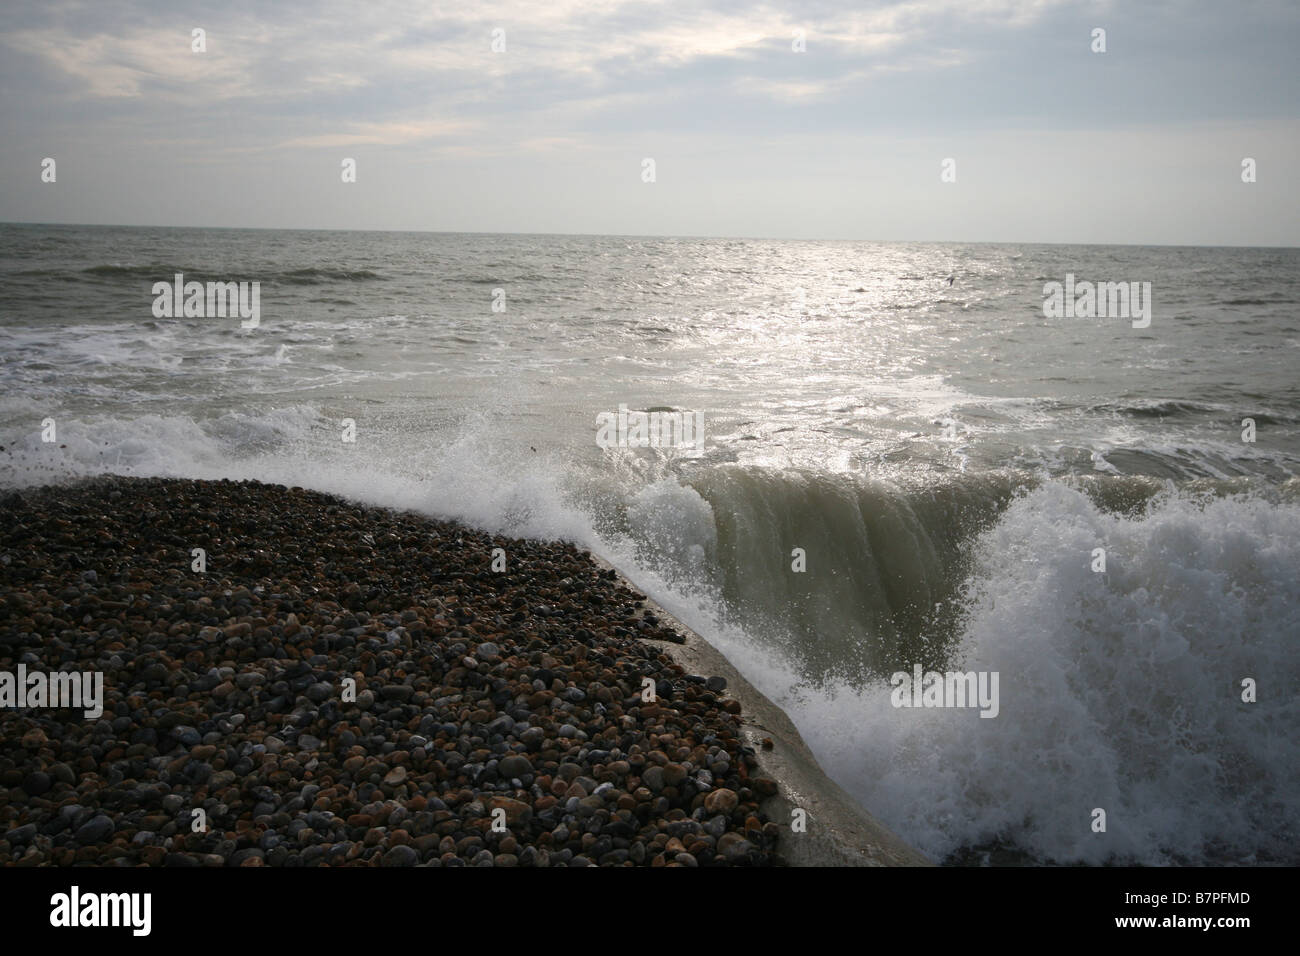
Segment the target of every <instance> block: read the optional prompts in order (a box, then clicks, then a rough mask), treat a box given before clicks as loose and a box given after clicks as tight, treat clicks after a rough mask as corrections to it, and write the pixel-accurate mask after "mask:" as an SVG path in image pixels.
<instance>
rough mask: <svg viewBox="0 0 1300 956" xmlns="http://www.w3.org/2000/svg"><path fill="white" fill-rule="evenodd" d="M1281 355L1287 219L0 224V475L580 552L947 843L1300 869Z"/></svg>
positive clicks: (1297, 629) (910, 826)
mask: <svg viewBox="0 0 1300 956" xmlns="http://www.w3.org/2000/svg"><path fill="white" fill-rule="evenodd" d="M178 276H179V277H181V279H180V280H179V282H180V287H181V291H182V293H183V295H182V298H188V296H187V295H185V294H184V286H185V284H188V283H191V282H197V283H200V284H202V288H203V289H204V290H206V288H207V285H206V284H207V283H247V285H246V286H245V290H246V291H248V292H249V293H250V298H249V299H248V300H247V301H248V302H249V303H251V302H252V299H251V292H252V290H253V289H254V288H255V289H256V290H257V293H258V298H257V300H256V301H257V305H258V308H257V310H256V315H255V316H252V315H251V313H250V315H240V314H232V313H233V312H234V311H235V310H234V309H233V308H232V309H231V310H222V309H219V308H208V305H209V303H208V302H207V300H206V298H205V296H204V295H199V296H195V297H194V299H193V302H192V306H193V307H192V308H190V309H187V308H184V307H182V308H181V309H179V310H178V309H176V308H175V307H174V306H175V305H176V303H177V297H176V295H175V289H172V288H171V287H172V286H173V285H175V284H176V283H177V282H178V278H177V277H178ZM253 283H256V284H257V285H256V286H254V285H253ZM1121 284H1122V285H1121ZM1085 288H1088V289H1091V288H1096V289H1097V290H1098V294H1097V295H1095V296H1092V297H1091V301H1089V297H1088V296H1086V295H1085V294H1084V293H1081V292H1080V291H1079V290H1081V289H1085ZM168 289H171V291H168ZM160 290H161V291H160ZM1053 297H1055V305H1053ZM218 299H220V296H218ZM1063 299H1064V300H1067V301H1066V302H1065V308H1064V309H1062V308H1061V303H1062V300H1063ZM216 304H217V305H220V304H222V303H221V302H219V301H218V302H217V303H216ZM182 306H183V302H182ZM187 313H188V314H187ZM1103 313H1104V314H1103ZM1117 313H1118V314H1117ZM1298 371H1300V250H1298V249H1252V248H1200V247H1196V248H1190V247H1189V248H1179V247H1167V246H1162V247H1148V246H1082V245H1017V244H951V243H910V242H867V241H861V242H858V241H787V240H762V239H725V238H644V237H619V236H575V235H491V234H450V233H396V232H328V231H291V230H285V231H276V230H237V229H183V228H152V227H129V228H128V227H100V226H94V227H91V226H71V225H30V224H9V225H0V446H2V449H0V487H4V488H6V489H12V488H21V487H28V486H33V485H42V484H48V483H51V482H56V481H65V480H69V479H74V478H78V477H82V476H91V475H97V474H106V473H111V474H122V475H149V476H157V475H166V476H184V477H192V478H231V479H245V478H249V479H258V480H261V481H266V482H275V483H281V484H286V485H300V486H304V487H309V488H314V489H319V490H322V491H327V492H333V493H337V494H340V495H344V496H347V497H349V498H352V499H356V500H360V501H363V502H366V503H370V504H376V505H383V506H390V507H395V508H401V509H413V510H416V511H419V512H421V513H425V514H428V515H431V516H435V517H439V518H451V519H456V520H459V521H461V522H465V523H467V524H469V525H472V526H475V527H478V528H482V529H486V530H489V531H493V532H500V533H505V534H510V535H515V536H522V537H535V538H546V539H564V540H569V541H573V542H575V543H577V544H579V545H581V546H583V547H586V548H589V549H590V550H592V551H593V552H596V553H597V554H599V555H601V556H602V557H604V558H605V559H607V560H608V561H610V562H611V563H613V564H614V565H615V566H616V567H618V568H619V569H620V570H621V571H623V573H624V574H625V575H626V576H627V577H628V578H630V579H631V580H632V581H633V582H634V583H635V584H636V585H637V586H638V587H640V588H641V589H643V590H644V591H645V592H646V593H647V594H649V595H650V596H652V597H653V598H654V599H655V600H656V601H657V602H658V603H660V604H661V605H663V606H664V607H665V608H666V609H667V610H668V611H669V612H670V613H672V614H674V615H675V616H677V617H678V618H679V619H680V620H681V621H682V622H683V623H685V624H686V625H687V626H689V627H691V628H693V629H694V630H696V631H697V632H698V633H699V634H700V635H702V636H703V637H704V638H705V639H706V640H707V641H709V642H710V643H711V644H713V645H714V646H715V647H717V648H718V649H719V650H720V651H721V652H722V653H723V654H725V655H726V656H727V657H728V658H729V659H730V660H731V662H732V663H733V664H734V665H735V666H736V667H737V668H738V669H739V670H740V671H741V672H742V673H743V674H744V675H745V676H746V677H747V678H748V679H749V680H750V681H751V682H752V683H754V684H755V686H757V687H758V688H759V689H760V690H761V691H762V692H763V693H765V694H766V695H767V696H768V697H770V698H771V699H772V700H773V701H774V702H775V703H777V704H778V705H779V706H781V707H782V708H783V709H784V710H785V711H786V712H787V713H788V714H789V715H790V717H791V719H792V720H793V721H794V723H795V725H796V726H797V727H798V729H799V731H800V733H801V734H802V735H803V737H804V738H805V740H806V741H807V743H808V745H809V747H810V748H811V749H812V751H813V752H814V754H815V755H816V757H817V759H818V761H819V762H820V763H821V765H822V767H823V769H824V770H825V771H826V773H827V774H828V775H829V776H830V777H832V778H833V779H834V780H835V781H837V782H838V783H839V784H840V785H841V786H843V787H844V788H845V789H846V790H847V791H848V792H849V793H850V794H851V795H852V796H853V797H854V798H855V799H856V800H858V801H859V802H860V803H861V805H862V806H863V807H864V808H865V809H866V810H868V811H869V812H870V813H871V814H872V815H874V816H875V817H877V818H878V819H879V820H881V821H882V822H884V823H885V824H886V825H887V826H889V827H890V828H892V829H893V830H895V831H896V832H897V833H898V834H899V835H900V836H902V837H903V838H904V839H906V840H907V841H909V842H910V843H911V844H913V845H914V846H916V847H917V848H918V849H920V850H921V851H922V852H924V853H925V854H926V855H927V856H929V857H930V858H931V859H932V860H934V861H936V862H944V863H951V864H970V865H988V864H1001V863H1009V864H1016V863H1021V864H1061V865H1069V864H1133V863H1136V864H1144V865H1154V866H1159V865H1179V864H1219V865H1224V864H1226V865H1232V864H1242V865H1248V864H1269V863H1274V864H1276V863H1281V864H1296V863H1300V694H1298V692H1300V573H1298V572H1300V478H1298V476H1300V374H1297V373H1298ZM654 412H657V413H658V415H656V416H654V418H653V421H655V422H659V423H661V424H662V423H667V422H672V421H674V420H677V421H681V420H689V421H698V422H700V423H701V428H700V429H699V433H694V434H690V435H689V437H690V439H691V440H690V441H687V440H686V433H682V434H678V433H676V432H673V431H672V430H671V429H670V428H668V427H664V428H661V429H660V430H659V431H655V432H653V435H654V436H655V438H654V440H651V441H647V438H646V435H647V432H646V430H645V428H644V427H642V428H641V429H640V430H638V428H637V427H635V423H637V422H641V423H642V425H643V426H644V423H645V422H646V421H647V420H648V419H650V414H649V413H654ZM679 413H680V414H679ZM620 414H621V415H623V416H625V417H624V419H623V420H624V421H626V422H629V423H632V426H631V427H629V428H627V429H624V430H623V431H620V430H619V429H618V428H617V427H613V428H611V427H608V426H609V423H611V422H616V421H617V420H618V418H619V416H620ZM688 416H689V418H688ZM602 422H603V423H605V426H606V427H604V428H603V429H602ZM659 438H662V439H663V440H659ZM285 547H288V548H292V547H293V543H292V542H285ZM918 667H919V668H921V670H922V671H923V672H924V673H927V674H928V673H930V672H935V673H940V674H944V673H968V672H969V673H976V674H985V675H989V674H996V675H997V688H998V702H997V703H998V706H997V709H996V710H997V712H996V716H993V715H992V714H991V713H989V709H988V708H985V709H984V710H983V713H986V714H988V716H981V713H982V711H981V709H979V708H977V707H972V706H969V705H967V706H946V707H927V706H915V707H906V706H899V704H900V703H903V702H906V701H900V699H899V694H898V693H897V690H898V688H899V686H900V685H899V679H900V675H907V676H908V677H909V678H910V676H911V675H912V674H913V673H914V672H915V670H916V669H917V668H918ZM948 702H949V703H952V702H953V701H948ZM968 704H969V702H968ZM1099 810H1100V811H1102V814H1101V815H1100V816H1099V815H1098V813H1097V811H1099Z"/></svg>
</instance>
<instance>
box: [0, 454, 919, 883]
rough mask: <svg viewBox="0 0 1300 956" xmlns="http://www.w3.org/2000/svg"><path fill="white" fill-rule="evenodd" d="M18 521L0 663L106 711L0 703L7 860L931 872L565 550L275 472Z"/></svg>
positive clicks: (61, 502) (782, 735)
mask: <svg viewBox="0 0 1300 956" xmlns="http://www.w3.org/2000/svg"><path fill="white" fill-rule="evenodd" d="M0 513H2V514H3V515H4V518H5V520H4V522H3V524H4V528H3V530H2V531H0V614H2V615H3V616H2V617H0V670H4V671H15V670H16V669H17V668H18V666H19V665H20V664H22V665H25V667H26V670H27V671H33V670H38V669H40V668H41V667H42V666H44V667H46V668H48V670H49V672H50V673H51V674H52V673H54V672H56V671H58V672H66V671H77V670H80V671H81V672H82V673H92V672H94V673H96V674H97V676H99V677H101V678H103V680H102V683H101V684H100V686H101V687H103V688H104V694H103V699H102V700H100V701H97V702H96V706H102V708H103V713H102V716H101V715H96V717H95V718H94V719H86V718H84V717H83V716H82V712H81V711H75V712H74V711H71V710H69V709H66V708H65V709H61V710H60V709H53V708H57V707H58V706H59V705H60V702H59V701H53V700H52V701H49V702H48V706H41V702H39V701H38V702H37V703H35V704H33V703H32V702H31V701H27V704H28V706H26V707H25V708H19V707H18V706H17V704H16V703H15V702H14V701H6V703H5V705H4V706H3V707H0V728H2V729H3V734H2V735H0V736H2V738H3V742H4V749H3V750H0V864H7V865H18V866H23V865H72V864H74V863H81V864H85V863H91V864H96V865H119V866H120V865H147V866H152V865H169V866H264V865H271V866H280V865H283V866H314V865H331V866H334V865H362V866H366V865H368V866H467V865H471V866H592V865H650V866H723V865H740V866H770V865H795V866H807V865H925V864H927V863H928V861H927V860H925V858H924V857H922V856H921V855H920V854H919V853H917V852H916V851H915V850H913V849H912V848H911V847H908V846H907V845H906V844H905V843H903V842H902V841H901V840H899V839H898V838H897V837H896V836H894V835H893V834H892V833H890V832H889V831H888V830H886V829H885V828H884V827H882V826H881V825H880V824H878V823H877V822H876V821H875V820H874V819H872V818H871V817H870V816H869V815H868V814H866V813H865V811H862V810H861V808H859V807H858V806H857V805H856V804H855V803H854V802H853V801H852V799H851V798H850V797H849V796H848V795H847V794H846V793H844V791H843V790H841V789H840V788H839V787H838V786H837V785H836V784H834V783H833V782H832V781H831V780H829V778H827V777H826V776H825V775H824V774H823V773H822V772H821V770H820V768H818V767H817V764H816V761H815V759H814V758H813V757H812V754H811V753H810V752H809V751H808V749H807V747H806V746H805V745H804V743H803V741H802V739H801V738H800V737H799V734H798V732H797V730H795V728H794V727H793V725H792V724H791V723H790V721H789V719H788V718H787V717H786V715H785V714H784V713H783V712H782V711H780V710H779V708H777V707H776V706H775V705H773V704H772V703H771V702H770V701H769V700H767V698H765V697H764V696H763V695H762V694H760V693H759V692H758V691H757V690H756V689H755V688H753V687H752V686H751V685H750V684H749V683H748V682H747V681H746V680H745V679H744V678H743V677H742V676H741V675H740V674H739V673H738V672H737V671H736V670H735V668H733V667H732V666H731V665H730V664H729V663H728V662H727V661H726V660H725V658H723V657H722V655H721V654H720V653H719V652H717V651H716V650H715V649H713V648H712V647H711V646H710V645H708V644H707V642H705V641H704V640H703V639H702V638H700V637H699V635H697V634H695V633H694V632H693V631H691V630H690V629H689V628H686V627H685V626H684V625H682V624H680V622H678V621H676V619H674V618H673V617H672V616H671V615H669V614H667V613H666V612H665V611H664V610H663V609H662V608H661V607H659V606H658V605H657V604H656V603H655V602H653V601H652V600H651V599H649V598H647V597H645V596H644V595H642V594H641V593H640V591H639V590H638V589H636V588H635V587H634V586H632V585H631V583H630V582H628V580H627V579H626V578H625V577H624V576H623V575H621V574H620V573H619V572H617V571H616V570H615V569H613V568H612V567H610V566H609V565H608V564H607V562H605V561H603V560H602V559H600V558H599V557H597V556H595V555H592V554H591V553H590V552H587V551H585V550H582V549H580V548H578V547H576V546H574V545H571V544H566V543H560V542H538V541H530V540H522V539H508V538H504V537H501V536H494V535H489V534H487V533H484V532H479V531H475V530H473V529H471V528H468V527H466V526H464V525H460V524H457V523H454V522H447V521H440V520H438V519H434V518H429V517H426V516H423V515H420V514H418V513H415V512H398V511H394V510H392V509H387V508H378V507H372V506H368V505H363V504H361V503H358V502H354V501H349V500H347V499H344V498H340V497H337V496H334V495H327V494H323V493H319V492H314V491H310V490H306V489H301V488H292V489H290V488H285V487H284V486H282V485H268V484H263V483H260V482H234V481H194V480H188V479H140V478H121V477H116V476H103V477H99V478H93V479H85V480H81V481H77V482H73V483H70V484H65V485H54V486H46V487H43V488H38V489H24V490H21V491H9V492H6V493H5V494H3V495H2V496H0ZM196 547H201V548H204V549H205V561H206V562H207V563H206V564H205V566H204V568H203V569H202V570H199V569H198V567H197V565H196V566H193V567H192V566H191V554H192V549H193V548H196ZM498 553H500V554H501V555H503V556H504V561H505V564H506V565H507V566H506V567H505V568H504V570H503V569H502V568H500V567H498V566H497V561H496V559H497V556H498ZM196 560H197V559H196ZM497 572H499V573H497ZM647 676H649V677H651V678H652V679H654V680H655V681H656V682H657V684H658V686H659V688H660V692H659V693H660V696H659V697H658V699H657V700H653V701H650V702H647V701H646V700H645V699H644V698H643V696H642V694H641V688H642V683H643V679H644V678H645V677H647ZM719 679H721V681H720V680H719ZM722 682H725V687H724V684H723V683H722ZM10 683H12V681H10ZM51 686H53V685H52V684H51ZM87 686H90V685H87ZM61 703H62V704H64V705H66V704H67V701H63V702H61ZM765 739H768V740H770V741H771V742H772V744H773V749H770V750H765V749H764V740H765ZM796 807H797V808H798V809H801V810H803V811H805V812H806V814H807V830H806V832H802V833H795V832H792V830H791V826H790V821H791V811H792V810H794V809H795V808H796ZM200 811H202V812H201V813H200ZM192 818H193V819H195V820H199V819H201V820H202V821H203V822H204V827H203V828H202V829H197V828H195V829H191V827H190V826H189V823H190V821H191V819H192ZM196 826H197V825H196Z"/></svg>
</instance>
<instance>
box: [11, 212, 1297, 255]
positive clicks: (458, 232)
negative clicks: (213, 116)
mask: <svg viewBox="0 0 1300 956" xmlns="http://www.w3.org/2000/svg"><path fill="white" fill-rule="evenodd" d="M0 226H65V227H74V228H83V229H199V230H227V231H230V232H357V233H395V234H404V235H410V234H418V235H441V236H563V237H566V238H584V239H711V240H730V241H737V240H743V241H749V242H873V243H916V244H918V245H971V246H976V245H987V246H999V245H1001V246H1117V247H1123V246H1133V247H1137V248H1165V249H1300V245H1281V246H1268V245H1248V244H1244V243H1195V242H1193V243H1179V242H1063V241H1044V240H1022V239H882V238H866V237H849V236H818V237H806V236H805V237H800V236H758V235H713V234H703V233H622V232H529V231H514V232H503V231H498V230H484V229H355V228H354V229H340V228H333V227H328V226H195V225H184V226H181V225H165V224H159V223H107V222H35V221H26V220H17V219H13V220H0Z"/></svg>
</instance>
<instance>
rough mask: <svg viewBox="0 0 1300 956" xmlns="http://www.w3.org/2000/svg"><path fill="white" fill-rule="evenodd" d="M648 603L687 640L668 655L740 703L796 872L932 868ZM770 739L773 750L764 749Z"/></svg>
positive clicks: (777, 713) (767, 704)
mask: <svg viewBox="0 0 1300 956" xmlns="http://www.w3.org/2000/svg"><path fill="white" fill-rule="evenodd" d="M588 553H590V552H588ZM591 558H592V560H593V561H595V562H596V563H597V564H599V565H601V566H602V567H605V568H608V569H610V570H612V571H613V572H614V573H615V574H617V575H619V577H620V578H621V579H623V580H624V581H625V582H627V584H626V586H627V587H628V588H630V589H632V590H634V591H636V592H637V593H638V594H642V593H644V592H642V591H641V589H640V588H638V587H637V586H636V584H635V583H634V582H632V581H631V580H630V579H629V578H627V577H626V575H624V574H623V572H621V571H620V570H619V569H618V568H617V567H615V566H614V565H612V564H610V563H609V562H608V561H606V560H605V559H604V558H602V557H600V556H599V555H596V554H591ZM643 603H644V604H645V606H646V607H647V608H649V609H650V610H652V611H653V612H654V614H655V615H656V616H657V617H658V618H659V620H660V621H662V622H665V623H667V624H668V626H670V627H671V628H672V629H673V630H674V631H676V632H677V634H678V635H680V636H681V638H682V639H683V643H680V644H678V643H675V642H674V643H665V644H664V647H663V650H664V652H665V653H666V654H668V656H669V657H671V658H673V660H675V661H677V663H678V664H680V665H681V666H682V667H683V668H684V669H685V670H687V671H688V672H690V673H707V674H716V675H718V676H721V677H724V678H726V681H727V687H726V693H727V695H728V696H729V697H733V698H734V699H736V700H738V701H740V705H741V716H742V717H743V718H744V723H743V724H742V725H741V733H742V734H743V735H744V737H745V741H746V743H747V744H748V745H749V746H750V747H752V748H753V749H754V753H755V756H756V758H757V761H758V765H759V767H761V768H762V769H763V771H764V772H765V773H767V774H768V775H769V776H770V777H772V779H774V780H775V781H777V783H778V785H779V790H778V792H777V793H776V794H774V795H772V796H770V797H768V798H767V799H766V800H764V801H762V803H761V804H760V805H761V806H762V808H763V810H764V811H765V812H766V813H767V814H768V815H769V816H771V817H772V818H773V819H774V820H777V821H780V824H779V825H780V826H781V828H782V841H781V847H782V853H783V856H784V857H785V860H786V861H787V862H788V863H789V864H790V865H791V866H934V865H935V864H934V863H933V862H932V861H931V860H929V859H928V858H927V857H925V856H924V855H923V854H922V853H921V852H920V851H919V850H917V849H915V848H914V847H912V846H911V845H910V844H908V843H907V842H906V841H904V840H903V839H902V838H901V837H899V836H898V835H897V834H895V833H894V832H893V831H892V830H890V829H889V828H888V827H886V826H885V825H884V824H883V823H881V822H880V821H878V820H877V819H876V818H875V817H873V816H872V815H871V814H870V813H869V812H868V811H867V810H866V809H865V808H863V807H862V806H861V804H859V803H858V802H857V801H856V800H854V799H853V798H852V797H851V796H850V795H849V794H848V793H847V792H846V791H845V790H844V789H843V788H842V787H841V786H840V785H839V784H837V783H836V782H835V781H834V780H832V779H831V778H830V777H828V776H827V775H826V772H825V771H824V770H822V768H821V766H820V765H819V764H818V763H817V758H816V757H814V756H813V754H812V751H811V750H809V749H808V745H807V744H806V743H805V742H804V739H803V737H802V736H801V735H800V733H799V731H798V729H797V728H796V727H795V726H794V723H793V721H791V720H790V718H789V716H788V715H787V714H786V713H785V711H783V710H782V709H781V708H780V707H778V706H777V705H776V704H774V703H773V702H772V701H771V700H770V699H768V697H767V696H766V695H764V694H763V693H762V692H761V691H760V690H758V688H756V687H755V686H754V685H753V684H751V683H750V682H749V681H748V680H746V679H745V677H744V676H743V675H742V674H741V673H740V672H739V671H738V670H737V669H736V667H735V666H734V665H733V664H732V663H731V662H730V661H728V660H727V658H726V657H725V656H724V655H723V654H722V652H721V651H719V650H718V649H717V648H715V647H714V646H713V645H712V644H710V643H709V642H708V641H706V640H705V639H704V638H703V637H701V636H700V635H699V634H697V633H696V632H695V631H693V630H692V629H691V628H689V627H687V626H686V625H685V624H683V623H682V622H681V621H679V620H677V618H675V617H673V616H672V615H671V614H670V613H669V612H668V611H666V610H664V609H663V607H661V606H660V605H659V604H658V603H657V602H656V601H655V600H654V599H653V598H651V597H649V596H646V597H645V598H644V601H643ZM655 643H659V642H658V641H656V642H655ZM765 738H766V739H767V740H770V741H771V742H772V745H773V746H771V747H770V748H768V747H765V746H764V743H763V741H764V739H765ZM796 808H799V809H802V810H804V811H806V812H807V826H808V829H807V831H806V832H804V833H799V834H795V833H792V832H790V833H788V831H790V820H791V813H792V811H793V810H794V809H796ZM787 833H788V835H787Z"/></svg>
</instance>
